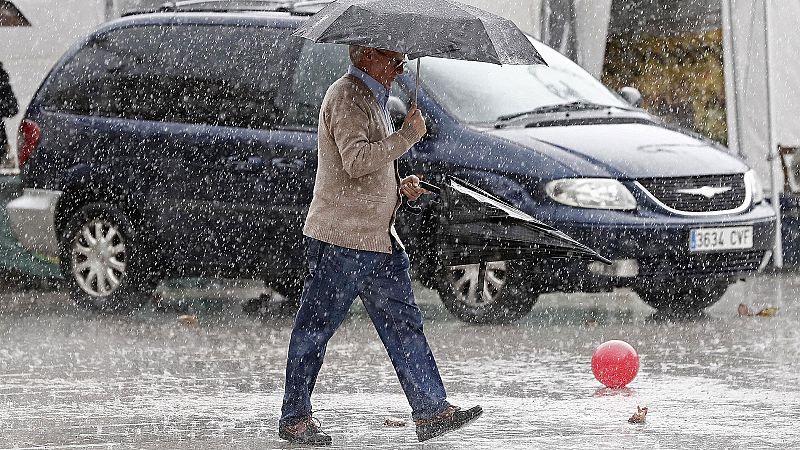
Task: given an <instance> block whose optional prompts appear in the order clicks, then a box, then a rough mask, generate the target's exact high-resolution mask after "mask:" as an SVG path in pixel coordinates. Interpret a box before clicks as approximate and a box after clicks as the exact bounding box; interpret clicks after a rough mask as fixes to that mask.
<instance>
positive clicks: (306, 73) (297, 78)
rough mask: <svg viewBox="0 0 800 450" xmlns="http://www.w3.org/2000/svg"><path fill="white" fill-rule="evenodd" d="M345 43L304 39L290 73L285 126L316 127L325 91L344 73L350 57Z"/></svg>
mask: <svg viewBox="0 0 800 450" xmlns="http://www.w3.org/2000/svg"><path fill="white" fill-rule="evenodd" d="M347 48H348V47H347V46H346V45H337V44H314V43H312V42H309V41H304V43H303V49H302V51H301V52H300V59H299V60H298V62H297V65H296V66H295V70H294V74H293V76H292V86H291V89H290V97H289V99H288V104H287V105H286V125H287V126H290V127H299V128H316V127H317V122H318V121H319V109H320V106H321V105H322V99H323V98H324V97H325V92H327V91H328V88H329V87H330V86H331V84H333V82H334V81H336V80H337V79H338V78H339V77H341V76H342V75H344V74H345V73H346V72H347V66H348V65H349V64H350V57H349V56H348V53H347Z"/></svg>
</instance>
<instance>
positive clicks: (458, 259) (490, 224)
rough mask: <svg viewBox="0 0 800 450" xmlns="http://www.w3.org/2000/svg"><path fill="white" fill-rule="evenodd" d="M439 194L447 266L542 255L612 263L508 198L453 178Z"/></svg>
mask: <svg viewBox="0 0 800 450" xmlns="http://www.w3.org/2000/svg"><path fill="white" fill-rule="evenodd" d="M423 187H425V188H426V189H428V190H429V191H432V192H434V193H438V194H439V196H440V198H441V203H440V208H439V216H438V219H439V230H438V233H439V236H440V238H441V241H440V242H441V243H442V244H443V245H442V246H441V247H442V248H441V249H440V250H441V252H442V260H443V262H444V264H446V265H463V264H478V263H485V262H489V261H510V260H526V259H541V258H571V259H585V260H593V261H600V262H603V263H606V264H611V261H609V260H608V259H606V258H604V257H603V256H601V255H600V254H598V253H597V252H596V251H594V250H592V249H591V248H589V247H587V246H585V245H583V244H581V243H579V242H578V241H576V240H574V239H572V238H571V237H569V236H567V235H566V234H565V233H562V232H561V231H559V230H557V229H555V228H553V227H551V226H549V225H547V224H545V223H543V222H541V221H539V220H537V219H535V218H533V217H531V216H530V215H529V214H526V213H525V212H523V211H521V210H519V209H517V208H515V207H514V206H512V205H510V204H509V203H507V202H505V201H503V200H501V199H499V198H497V197H495V196H493V195H492V194H489V193H488V192H486V191H484V190H482V189H480V188H478V187H476V186H474V185H472V184H470V183H467V182H466V181H463V180H460V179H458V178H455V177H447V179H446V182H445V184H444V186H443V187H441V188H439V187H436V186H433V185H431V184H428V183H424V184H423Z"/></svg>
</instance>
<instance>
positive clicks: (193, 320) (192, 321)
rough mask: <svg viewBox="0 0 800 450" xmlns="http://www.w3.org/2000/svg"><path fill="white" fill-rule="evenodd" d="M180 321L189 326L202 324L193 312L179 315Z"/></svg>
mask: <svg viewBox="0 0 800 450" xmlns="http://www.w3.org/2000/svg"><path fill="white" fill-rule="evenodd" d="M178 323H179V324H181V325H186V326H187V327H196V326H198V325H200V321H199V320H197V316H195V315H191V314H184V315H181V316H178Z"/></svg>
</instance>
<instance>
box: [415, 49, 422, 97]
mask: <svg viewBox="0 0 800 450" xmlns="http://www.w3.org/2000/svg"><path fill="white" fill-rule="evenodd" d="M420 59H421V58H417V82H416V83H414V104H415V105H416V104H417V97H419V65H420Z"/></svg>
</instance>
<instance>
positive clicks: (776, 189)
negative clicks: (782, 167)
mask: <svg viewBox="0 0 800 450" xmlns="http://www.w3.org/2000/svg"><path fill="white" fill-rule="evenodd" d="M763 2H764V41H765V42H764V49H765V50H766V57H767V62H766V66H767V67H766V69H767V77H766V83H767V128H768V130H769V152H767V161H769V163H770V164H769V173H770V177H771V178H772V207H773V208H774V209H775V216H776V220H775V252H774V256H773V259H772V261H773V264H774V266H775V267H778V268H781V267H783V238H782V236H781V198H780V197H781V195H780V194H781V191H782V190H783V189H782V186H781V183H780V180H779V178H780V177H779V172H778V168H777V167H776V166H777V164H780V163H781V161H780V155H779V154H778V142H777V137H776V136H775V105H774V104H773V102H772V97H773V95H772V73H771V72H770V69H771V68H772V46H771V45H770V26H769V15H770V14H769V12H770V7H769V4H770V1H769V0H763Z"/></svg>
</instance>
